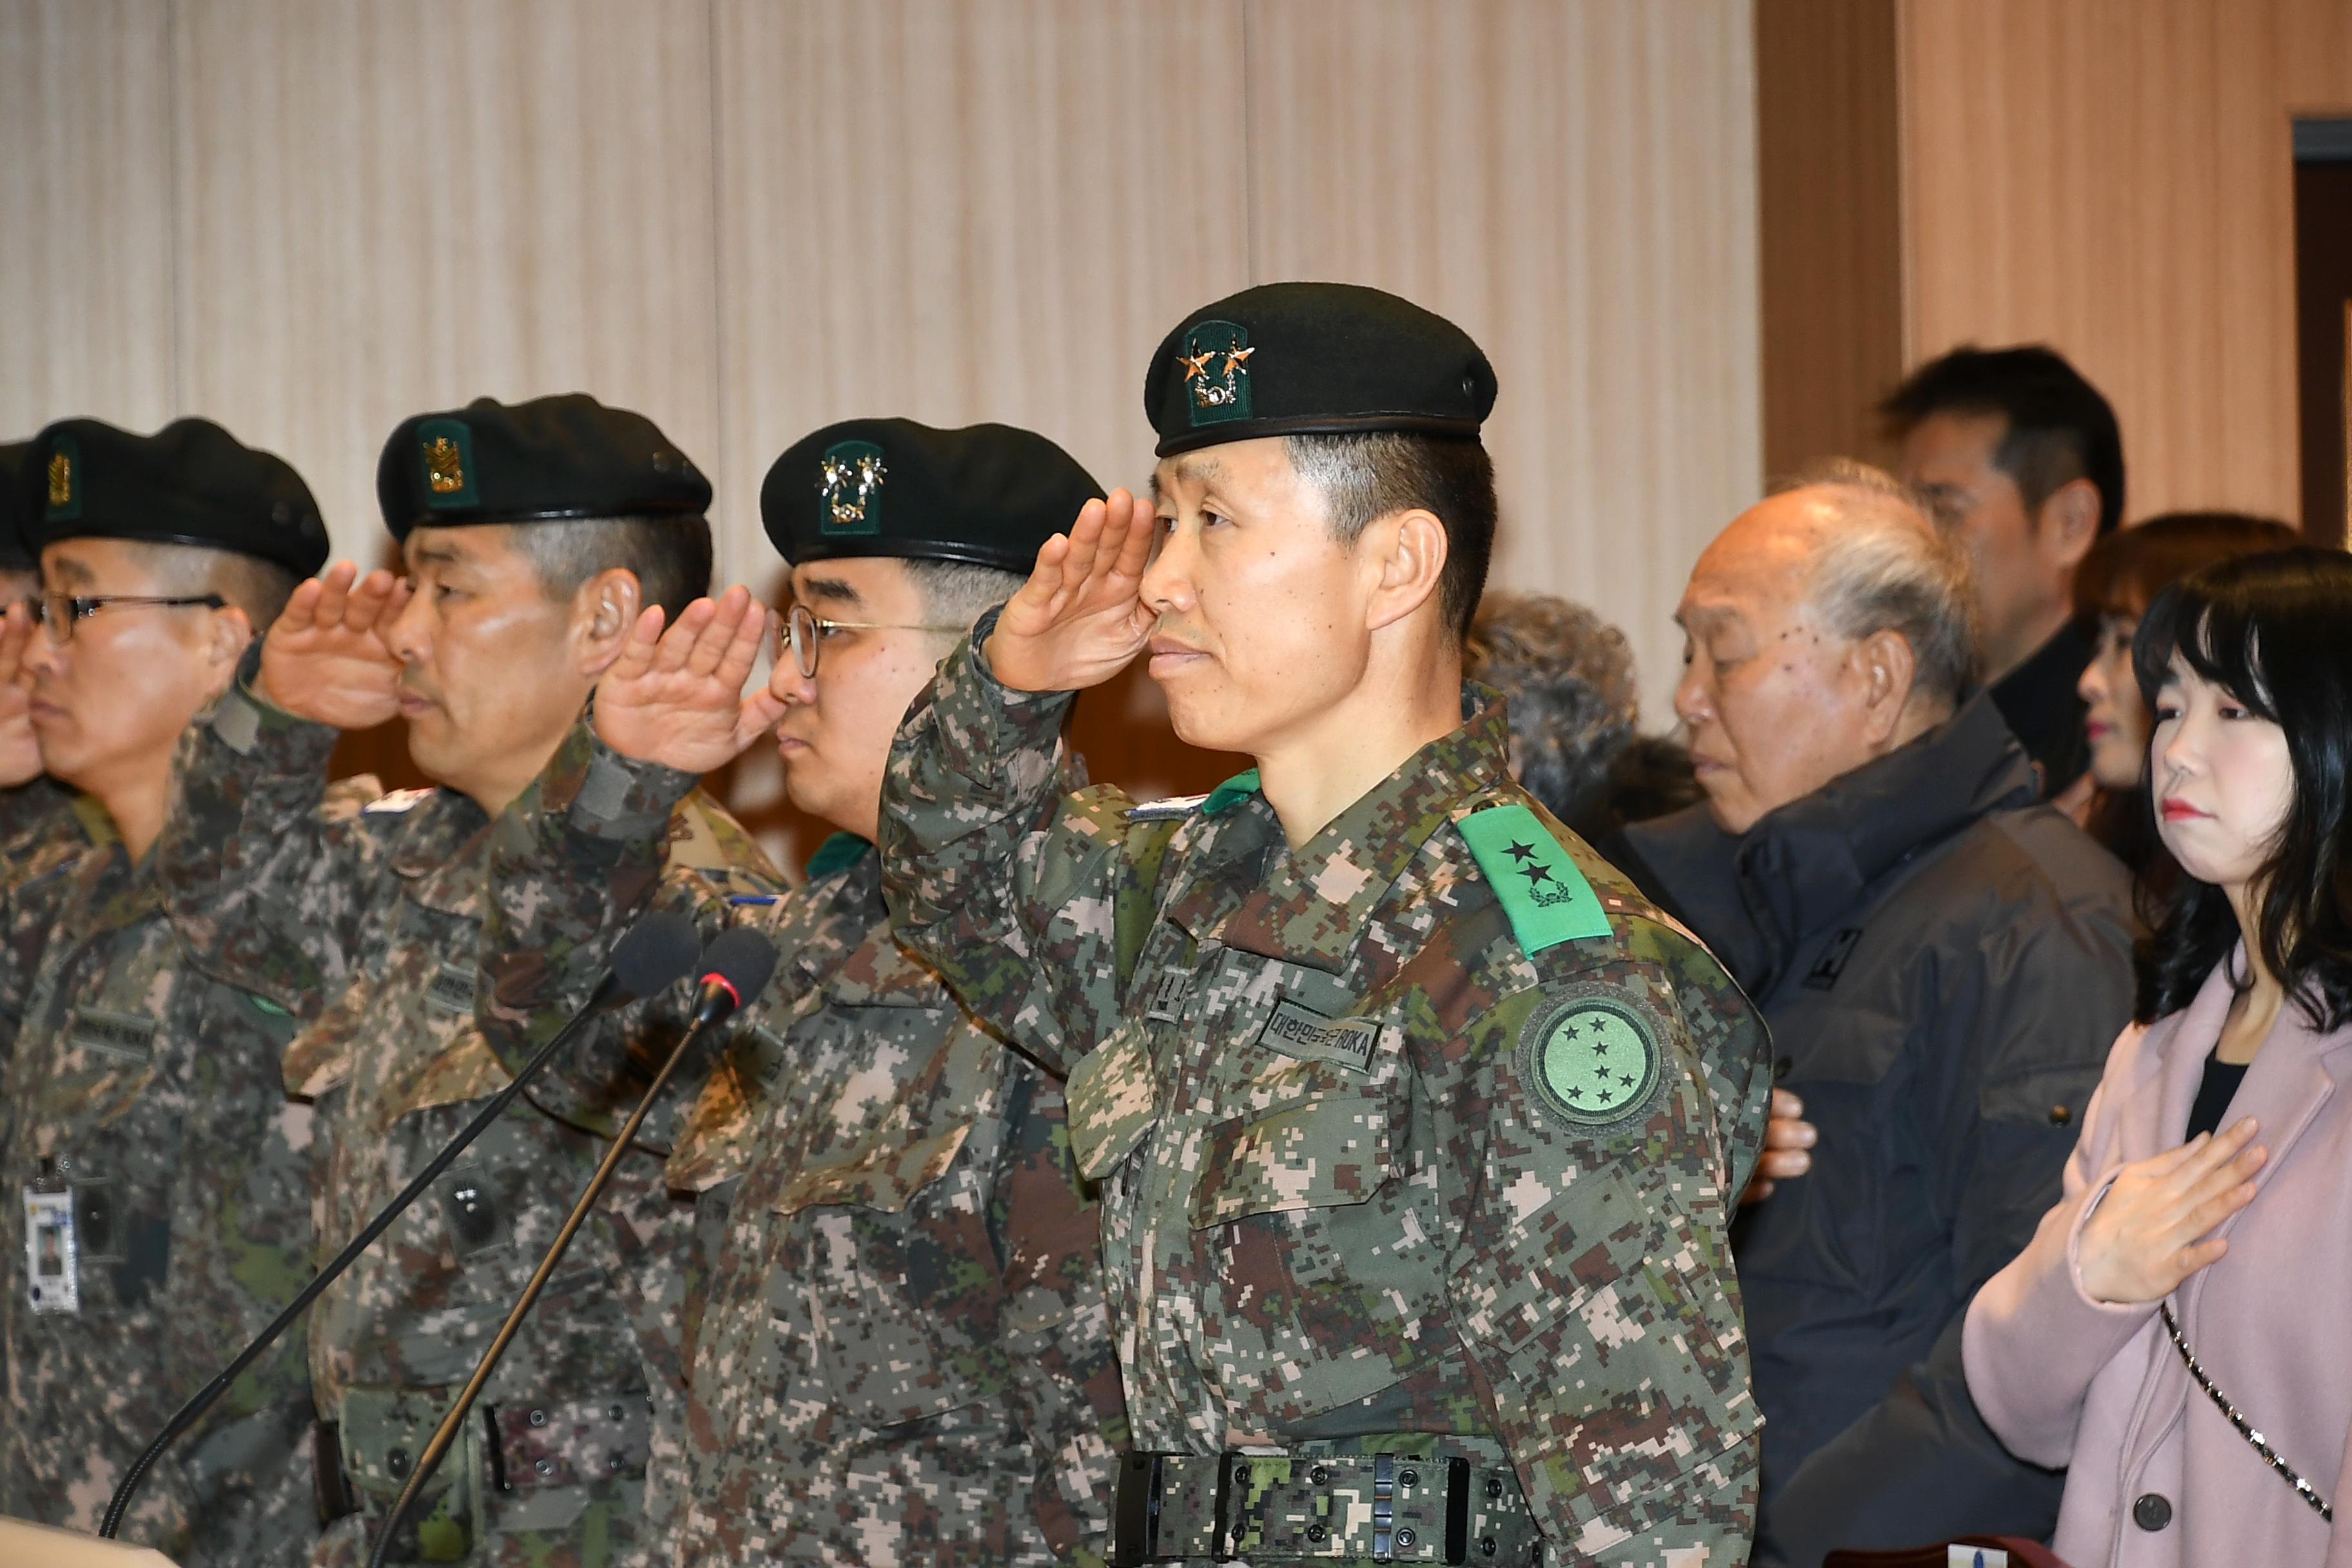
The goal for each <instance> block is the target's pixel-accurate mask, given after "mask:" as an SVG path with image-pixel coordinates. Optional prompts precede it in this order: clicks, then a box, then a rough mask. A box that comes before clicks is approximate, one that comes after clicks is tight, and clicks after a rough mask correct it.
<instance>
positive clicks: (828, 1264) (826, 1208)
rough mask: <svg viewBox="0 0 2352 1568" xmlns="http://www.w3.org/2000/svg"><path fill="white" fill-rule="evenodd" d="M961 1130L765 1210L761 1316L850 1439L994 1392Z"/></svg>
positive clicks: (878, 1158)
mask: <svg viewBox="0 0 2352 1568" xmlns="http://www.w3.org/2000/svg"><path fill="white" fill-rule="evenodd" d="M974 1127H975V1123H973V1122H965V1123H963V1124H962V1125H961V1126H957V1127H954V1128H950V1130H948V1131H945V1132H941V1133H939V1134H937V1135H936V1136H933V1137H929V1138H924V1139H920V1140H919V1141H916V1142H909V1143H903V1144H898V1145H896V1146H890V1147H882V1146H875V1147H870V1148H869V1150H868V1151H867V1152H863V1153H861V1154H859V1155H858V1156H856V1158H853V1159H852V1160H850V1161H847V1162H845V1163H840V1164H834V1165H825V1166H820V1167H818V1168H816V1169H814V1170H810V1171H805V1172H803V1173H801V1175H799V1176H798V1177H796V1178H795V1179H794V1180H793V1183H792V1184H790V1185H789V1186H787V1187H786V1188H785V1189H784V1191H783V1193H782V1195H781V1196H779V1197H778V1198H777V1200H776V1202H775V1205H774V1211H775V1213H776V1214H777V1215H779V1216H780V1218H781V1219H782V1221H783V1222H784V1223H785V1224H786V1226H788V1227H789V1229H788V1233H787V1235H786V1237H785V1238H784V1243H783V1246H782V1248H781V1251H780V1254H779V1258H778V1261H779V1264H780V1267H779V1268H777V1270H776V1272H775V1273H774V1275H773V1276H772V1278H771V1280H770V1289H771V1291H772V1292H778V1293H780V1294H781V1299H780V1298H779V1297H778V1296H772V1299H771V1302H770V1304H771V1306H772V1308H773V1309H774V1310H775V1311H776V1312H777V1314H778V1316H779V1318H780V1320H781V1321H782V1322H783V1323H784V1325H785V1326H786V1328H787V1329H788V1330H793V1331H799V1332H803V1333H805V1334H806V1336H807V1341H808V1353H809V1356H810V1359H811V1363H812V1370H813V1371H814V1373H815V1375H816V1377H817V1379H818V1380H819V1381H820V1382H821V1383H822V1384H824V1386H825V1388H826V1389H827V1390H828V1391H829V1392H830V1393H831V1394H832V1397H833V1402H834V1404H835V1406H836V1408H838V1409H840V1410H842V1411H843V1412H844V1413H845V1414H846V1415H848V1416H849V1417H850V1418H851V1419H852V1420H854V1421H856V1422H857V1423H858V1424H860V1425H861V1426H867V1427H884V1426H898V1425H899V1424H900V1423H903V1422H908V1421H919V1420H922V1419H924V1418H926V1417H929V1416H933V1415H944V1414H946V1413H947V1412H948V1411H950V1410H956V1409H960V1408H961V1407H962V1406H964V1405H970V1404H971V1403H973V1402H974V1401H976V1400H980V1399H983V1398H986V1397H988V1396H989V1395H990V1394H992V1393H993V1392H994V1391H995V1390H996V1389H997V1388H998V1387H1000V1386H1001V1385H1002V1384H1003V1369H1002V1367H1001V1366H1000V1365H999V1364H998V1362H999V1360H1000V1358H999V1356H998V1354H997V1352H995V1350H994V1348H993V1347H994V1342H995V1340H996V1338H997V1335H996V1332H995V1328H996V1325H995V1316H996V1313H997V1311H998V1310H999V1309H1000V1303H999V1301H998V1300H997V1294H998V1292H997V1289H996V1285H997V1281H998V1279H999V1274H998V1270H997V1269H996V1268H995V1267H994V1258H993V1255H992V1252H991V1250H990V1242H989V1237H988V1231H987V1224H986V1213H985V1211H986V1207H987V1205H986V1203H985V1201H984V1200H985V1194H982V1193H981V1192H980V1191H979V1187H978V1182H977V1175H976V1173H975V1172H973V1171H972V1170H971V1168H970V1165H969V1164H966V1165H964V1166H961V1167H960V1166H959V1165H958V1158H959V1156H961V1155H962V1154H964V1153H965V1152H966V1150H967V1148H968V1147H971V1146H972V1143H973V1137H972V1135H973V1131H974ZM975 1152H977V1151H976V1150H975ZM967 1189H969V1191H967ZM967 1199H969V1200H970V1201H965V1200H967ZM976 1276H984V1277H985V1279H978V1278H976ZM795 1298H796V1300H795Z"/></svg>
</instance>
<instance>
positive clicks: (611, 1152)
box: [368, 926, 776, 1568]
mask: <svg viewBox="0 0 2352 1568" xmlns="http://www.w3.org/2000/svg"><path fill="white" fill-rule="evenodd" d="M703 960H704V962H703V965H702V969H703V974H702V982H701V988H700V990H699V991H698V993H697V994H696V996H695V1001H694V1013H693V1020H692V1023H691V1025H690V1026H689V1027H688V1029H687V1031H686V1033H685V1034H684V1035H682V1036H681V1037H679V1038H678V1042H677V1047H675V1048H674V1049H672V1050H671V1052H670V1053H669V1059H668V1060H667V1061H666V1062H664V1063H662V1067H661V1071H659V1072H658V1073H656V1074H655V1075H654V1081H653V1083H652V1085H651V1087H649V1088H648V1089H646V1093H645V1098H644V1099H642V1100H638V1101H637V1108H636V1109H635V1110H633V1111H631V1112H630V1113H629V1119H628V1121H625V1122H624V1123H623V1124H622V1126H621V1130H620V1131H619V1132H617V1133H616V1134H614V1138H613V1143H612V1147H611V1148H609V1149H607V1150H605V1151H604V1160H603V1161H602V1162H601V1163H599V1164H598V1165H597V1167H596V1173H595V1174H594V1175H593V1176H591V1177H589V1178H588V1185H587V1187H586V1189H585V1190H583V1192H582V1193H581V1194H580V1201H579V1202H577V1203H575V1204H573V1205H572V1212H571V1213H570V1214H569V1215H565V1216H564V1220H563V1227H562V1229H561V1230H558V1231H557V1232H556V1233H555V1241H554V1244H553V1245H552V1246H551V1247H548V1249H547V1256H546V1257H545V1258H541V1259H540V1262H539V1267H538V1268H536V1269H535V1270H533V1271H532V1273H531V1277H530V1283H529V1284H527V1285H525V1286H524V1287H523V1289H522V1297H521V1299H520V1300H518V1301H516V1302H515V1304H514V1310H511V1311H509V1313H508V1314H507V1319H506V1321H505V1322H503V1323H501V1324H499V1331H498V1333H497V1334H496V1335H495V1336H494V1337H493V1338H492V1339H491V1341H490V1344H489V1348H488V1350H486V1351H484V1352H482V1359H481V1362H480V1363H479V1364H478V1365H477V1366H476V1367H475V1368H474V1375H473V1376H471V1377H469V1378H467V1380H466V1386H465V1387H464V1388H462V1389H460V1390H459V1391H458V1393H457V1403H456V1404H454V1405H450V1406H449V1410H448V1413H447V1414H446V1415H443V1416H442V1417H441V1425H440V1426H437V1427H436V1428H434V1432H433V1438H432V1441H430V1442H428V1443H426V1444H425V1451H424V1453H423V1454H422V1455H421V1456H420V1457H419V1458H418V1459H417V1461H416V1466H415V1468H414V1469H412V1470H411V1471H410V1472H409V1475H408V1484H407V1485H406V1486H404V1487H403V1488H401V1489H400V1497H399V1499H398V1500H395V1501H394V1503H393V1505H392V1511H391V1512H390V1513H389V1514H387V1515H386V1516H385V1517H384V1521H383V1532H382V1533H381V1534H379V1535H378V1536H377V1537H376V1540H375V1549H374V1551H373V1552H370V1553H369V1554H368V1568H383V1562H384V1553H385V1552H389V1551H391V1550H392V1542H393V1540H394V1537H395V1536H397V1535H398V1534H399V1533H400V1525H401V1521H403V1520H404V1519H406V1518H407V1517H408V1513H409V1510H410V1509H412V1508H414V1507H415V1503H416V1497H417V1493H418V1492H419V1491H421V1490H422V1489H424V1486H425V1482H426V1481H428V1480H431V1479H433V1472H434V1471H435V1470H436V1469H438V1468H441V1459H442V1457H443V1456H444V1455H446V1453H448V1451H449V1446H450V1445H451V1444H452V1443H454V1442H456V1441H457V1432H458V1429H459V1428H460V1427H462V1426H464V1425H465V1421H466V1415H467V1412H468V1411H470V1410H472V1409H473V1408H474V1401H475V1400H476V1399H477V1398H478V1397H480V1395H481V1392H482V1389H483V1387H484V1385H485V1384H488V1382H489V1381H490V1374H491V1373H493V1372H496V1371H497V1370H498V1365H499V1360H500V1359H501V1358H503V1357H504V1356H505V1355H506V1353H507V1346H508V1345H509V1343H511V1342H513V1340H514V1337H515V1333H516V1331H518V1330H520V1328H521V1327H522V1321H523V1320H524V1319H525V1318H527V1317H529V1316H530V1310H531V1308H532V1307H534V1306H536V1305H537V1304H538V1302H539V1294H540V1292H541V1290H543V1289H546V1287H547V1282H548V1280H549V1279H551V1277H553V1275H554V1273H555V1268H556V1265H557V1264H559V1263H561V1262H562V1261H563V1255H564V1253H565V1252H567V1251H569V1250H570V1249H571V1247H572V1237H574V1236H575V1235H577V1234H578V1233H579V1230H580V1227H581V1226H582V1225H583V1224H585V1223H586V1221H587V1218H588V1213H589V1211H590V1210H591V1209H593V1208H594V1207H595V1206H596V1200H597V1199H598V1198H600V1197H602V1196H604V1189H605V1187H606V1186H608V1185H610V1184H611V1183H612V1180H613V1173H614V1172H615V1171H617V1170H619V1169H620V1167H621V1156H622V1155H623V1154H625V1153H627V1152H628V1151H629V1145H630V1142H631V1140H633V1139H635V1137H636V1135H637V1128H638V1127H639V1126H640V1125H641V1124H642V1123H643V1122H644V1121H645V1119H646V1115H647V1114H648V1113H649V1112H651V1111H652V1110H653V1108H654V1101H655V1100H657V1099H659V1098H660V1097H661V1092H662V1090H663V1089H666V1088H667V1087H668V1085H669V1079H670V1074H671V1073H673V1072H675V1071H676V1070H677V1064H678V1063H679V1062H681V1061H683V1060H684V1059H685V1058H686V1052H687V1047H689V1046H691V1045H692V1044H694V1041H695V1038H696V1037H697V1036H698V1035H700V1034H701V1033H702V1031H703V1030H705V1029H707V1028H709V1027H710V1026H713V1025H715V1024H719V1023H722V1022H724V1021H725V1020H726V1019H727V1018H728V1017H729V1016H730V1015H732V1014H733V1013H734V1011H735V1010H736V1009H737V1008H738V1007H740V1006H741V1005H743V1003H744V1002H745V1001H746V1000H747V999H749V998H752V997H756V996H758V995H759V994H760V993H761V992H762V991H764V990H766V989H767V986H768V977H769V976H770V975H772V974H773V973H775V970H776V949H775V944H774V943H772V942H770V941H769V940H768V939H767V938H766V937H764V936H762V935H761V934H760V933H759V932H758V931H752V930H750V929H749V928H747V927H743V926H730V927H729V928H728V929H727V930H725V931H720V932H719V935H718V937H717V939H716V940H714V941H713V942H711V944H710V949H709V952H706V953H705V954H704V955H703Z"/></svg>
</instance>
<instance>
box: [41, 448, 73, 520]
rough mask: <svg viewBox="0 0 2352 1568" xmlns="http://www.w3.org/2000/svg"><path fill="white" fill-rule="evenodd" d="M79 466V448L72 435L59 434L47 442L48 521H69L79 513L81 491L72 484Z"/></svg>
mask: <svg viewBox="0 0 2352 1568" xmlns="http://www.w3.org/2000/svg"><path fill="white" fill-rule="evenodd" d="M80 466H81V448H80V447H78V446H77V445H75V442H74V438H73V437H70V436H59V437H56V438H55V439H54V440H52V441H51V442H50V443H49V506H48V511H47V519H48V521H51V522H71V521H73V520H74V519H75V518H78V517H79V516H80V515H81V493H80V491H79V490H78V489H76V488H75V486H74V479H75V474H76V470H77V469H79V467H80Z"/></svg>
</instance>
